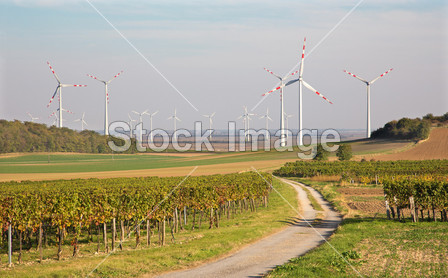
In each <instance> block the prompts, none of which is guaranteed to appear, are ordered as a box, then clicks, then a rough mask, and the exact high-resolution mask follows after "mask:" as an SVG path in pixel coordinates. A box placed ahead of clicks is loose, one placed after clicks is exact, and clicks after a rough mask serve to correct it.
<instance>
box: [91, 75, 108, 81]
mask: <svg viewBox="0 0 448 278" xmlns="http://www.w3.org/2000/svg"><path fill="white" fill-rule="evenodd" d="M87 76H89V77H91V78H93V79H95V80H98V81H100V82H105V81H104V80H101V79H98V78H97V77H96V76H93V75H90V74H87Z"/></svg>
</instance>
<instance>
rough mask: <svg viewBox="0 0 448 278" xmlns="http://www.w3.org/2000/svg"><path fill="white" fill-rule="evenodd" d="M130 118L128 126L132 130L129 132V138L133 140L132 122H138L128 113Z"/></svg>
mask: <svg viewBox="0 0 448 278" xmlns="http://www.w3.org/2000/svg"><path fill="white" fill-rule="evenodd" d="M128 118H129V121H128V125H129V128H130V130H129V137H131V138H132V129H133V128H132V122H136V121H137V120H134V119H132V118H131V115H129V113H128Z"/></svg>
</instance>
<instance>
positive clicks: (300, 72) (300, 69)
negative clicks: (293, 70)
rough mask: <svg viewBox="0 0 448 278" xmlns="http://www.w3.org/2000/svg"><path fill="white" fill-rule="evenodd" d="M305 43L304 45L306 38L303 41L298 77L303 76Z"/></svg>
mask: <svg viewBox="0 0 448 278" xmlns="http://www.w3.org/2000/svg"><path fill="white" fill-rule="evenodd" d="M305 43H306V37H305V38H304V39H303V48H302V59H301V61H300V68H299V77H302V75H303V61H304V60H305Z"/></svg>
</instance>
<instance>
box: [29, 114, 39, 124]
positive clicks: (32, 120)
mask: <svg viewBox="0 0 448 278" xmlns="http://www.w3.org/2000/svg"><path fill="white" fill-rule="evenodd" d="M26 113H27V114H28V116H30V118H31V122H33V123H34V120H39V118H36V117H33V115H31V114H30V112H26Z"/></svg>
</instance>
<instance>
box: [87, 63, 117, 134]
mask: <svg viewBox="0 0 448 278" xmlns="http://www.w3.org/2000/svg"><path fill="white" fill-rule="evenodd" d="M122 73H123V71H120V72H119V73H117V74H116V75H115V76H114V77H112V79H110V80H109V81H104V80H101V79H98V78H96V77H95V76H93V75H90V74H87V76H89V77H92V78H93V79H95V80H98V81H99V82H101V83H103V84H104V86H105V98H104V134H105V135H109V116H108V111H107V105H108V104H109V91H108V90H107V85H109V83H110V82H112V80H114V79H115V78H117V77H118V76H120V74H122Z"/></svg>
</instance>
